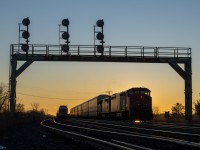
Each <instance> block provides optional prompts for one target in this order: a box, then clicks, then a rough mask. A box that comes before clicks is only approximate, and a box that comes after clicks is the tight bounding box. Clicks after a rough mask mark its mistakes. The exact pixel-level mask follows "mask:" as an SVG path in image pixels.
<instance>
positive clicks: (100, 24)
mask: <svg viewBox="0 0 200 150" xmlns="http://www.w3.org/2000/svg"><path fill="white" fill-rule="evenodd" d="M96 24H97V26H98V27H103V26H104V22H103V19H102V20H97V23H96Z"/></svg>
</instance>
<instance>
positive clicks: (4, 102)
mask: <svg viewBox="0 0 200 150" xmlns="http://www.w3.org/2000/svg"><path fill="white" fill-rule="evenodd" d="M8 111H9V92H8V87H7V86H6V84H4V83H0V112H8Z"/></svg>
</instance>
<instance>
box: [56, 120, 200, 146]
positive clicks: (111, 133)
mask: <svg viewBox="0 0 200 150" xmlns="http://www.w3.org/2000/svg"><path fill="white" fill-rule="evenodd" d="M54 122H55V123H56V124H58V125H62V126H65V127H68V128H73V129H79V130H82V131H87V132H88V133H92V132H94V134H96V135H97V134H102V135H104V136H105V135H107V136H109V137H111V138H114V139H115V138H116V137H117V139H119V138H120V139H124V138H126V139H129V140H131V139H134V140H148V141H150V142H160V143H163V144H164V143H165V144H166V143H167V144H172V145H174V146H176V147H179V148H183V147H187V148H193V149H200V144H199V143H196V142H189V141H185V140H177V139H174V138H166V137H160V136H152V135H151V136H150V135H148V136H146V135H145V136H144V135H133V134H130V133H120V132H115V131H105V130H100V129H91V128H87V127H80V126H75V125H67V124H63V123H59V122H56V121H55V120H54ZM104 126H105V124H104Z"/></svg>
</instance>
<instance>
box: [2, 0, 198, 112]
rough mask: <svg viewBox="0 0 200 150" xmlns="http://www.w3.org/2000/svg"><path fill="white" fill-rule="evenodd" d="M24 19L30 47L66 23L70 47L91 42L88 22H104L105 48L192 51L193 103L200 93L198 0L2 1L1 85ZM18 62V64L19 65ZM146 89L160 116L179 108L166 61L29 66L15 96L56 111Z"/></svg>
mask: <svg viewBox="0 0 200 150" xmlns="http://www.w3.org/2000/svg"><path fill="white" fill-rule="evenodd" d="M25 17H29V18H30V21H31V23H30V27H29V29H30V30H29V31H30V44H58V43H59V41H58V39H59V37H58V35H59V32H58V31H59V30H58V24H60V23H61V21H62V19H65V18H68V19H69V20H70V25H69V32H70V42H71V43H70V44H72V45H76V44H77V45H78V44H81V45H92V44H93V25H94V24H95V23H96V21H97V20H98V19H104V24H105V25H104V36H105V38H104V40H105V45H113V46H153V47H191V48H192V82H193V83H192V84H193V85H192V90H193V95H192V96H193V102H195V101H196V100H197V99H199V93H200V67H199V65H200V59H199V57H200V1H199V0H167V1H161V0H101V1H100V0H98V1H97V0H84V1H83V0H57V1H56V0H32V1H27V0H17V1H15V0H1V1H0V20H1V21H0V82H2V83H8V81H9V61H10V44H15V43H18V36H19V35H18V23H21V21H22V19H23V18H25ZM22 63H23V62H19V63H18V67H19V66H20V65H21V64H22ZM131 87H147V88H149V89H150V90H151V95H152V99H153V106H159V108H160V112H163V111H168V110H171V106H172V105H174V104H175V103H176V102H180V103H182V104H185V102H184V101H185V100H184V80H183V79H182V78H181V77H180V76H179V75H178V74H177V73H176V72H175V71H174V70H173V69H172V68H171V67H170V66H169V65H168V64H149V63H94V62H93V63H91V62H34V63H33V64H32V65H31V66H30V67H28V68H27V69H26V70H25V71H24V72H23V73H22V74H21V75H20V76H19V77H18V78H17V98H18V101H21V102H22V103H23V104H25V106H26V109H27V110H29V109H31V104H32V103H39V104H40V108H44V109H47V110H48V113H50V114H55V113H56V110H57V108H58V106H59V105H68V107H69V108H71V107H73V106H75V105H78V104H80V103H82V102H84V101H85V100H88V99H90V98H93V97H95V96H97V95H99V94H105V93H106V91H113V93H115V92H120V91H123V90H127V89H129V88H131Z"/></svg>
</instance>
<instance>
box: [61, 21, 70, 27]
mask: <svg viewBox="0 0 200 150" xmlns="http://www.w3.org/2000/svg"><path fill="white" fill-rule="evenodd" d="M62 25H63V26H65V27H67V26H69V19H63V20H62Z"/></svg>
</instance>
